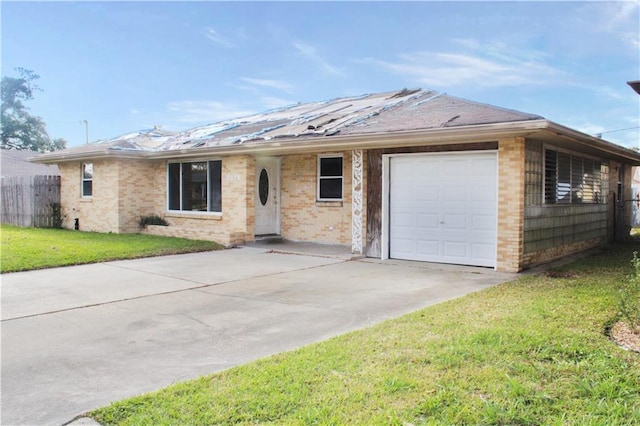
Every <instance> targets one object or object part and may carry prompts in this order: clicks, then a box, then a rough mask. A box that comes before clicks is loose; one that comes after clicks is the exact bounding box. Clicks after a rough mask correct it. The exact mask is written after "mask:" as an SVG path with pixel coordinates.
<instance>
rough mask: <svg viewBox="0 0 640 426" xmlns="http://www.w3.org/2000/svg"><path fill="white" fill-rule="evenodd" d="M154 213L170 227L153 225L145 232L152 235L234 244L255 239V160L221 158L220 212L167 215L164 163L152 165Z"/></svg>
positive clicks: (250, 158) (251, 158) (169, 213)
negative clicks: (162, 218)
mask: <svg viewBox="0 0 640 426" xmlns="http://www.w3.org/2000/svg"><path fill="white" fill-rule="evenodd" d="M153 174H154V178H153V182H154V196H153V199H154V203H155V205H154V213H155V214H157V215H159V216H162V217H164V218H165V219H166V221H167V222H168V223H169V226H152V227H148V228H147V229H146V230H145V231H144V232H145V233H149V234H154V235H163V236H172V237H183V238H190V239H201V240H212V241H216V242H218V243H220V244H224V245H228V246H230V245H235V244H239V243H243V242H246V241H252V240H253V239H254V233H253V230H254V225H255V204H254V203H255V200H254V190H255V189H254V181H255V160H254V158H253V157H251V156H232V157H224V158H222V213H221V214H218V213H203V212H168V211H167V190H166V188H167V162H166V161H163V162H159V163H158V164H156V165H155V166H154V170H153Z"/></svg>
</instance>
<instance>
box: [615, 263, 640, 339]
mask: <svg viewBox="0 0 640 426" xmlns="http://www.w3.org/2000/svg"><path fill="white" fill-rule="evenodd" d="M631 266H632V268H633V273H632V275H631V276H629V278H628V279H626V280H624V281H623V283H622V285H621V286H620V289H619V291H618V307H619V309H620V316H621V317H622V321H624V322H625V323H627V325H628V326H629V328H630V329H631V330H633V331H634V332H635V333H640V259H639V258H638V252H634V253H633V259H632V260H631Z"/></svg>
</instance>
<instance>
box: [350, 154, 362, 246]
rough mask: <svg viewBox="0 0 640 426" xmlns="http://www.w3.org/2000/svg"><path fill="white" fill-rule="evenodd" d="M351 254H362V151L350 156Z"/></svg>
mask: <svg viewBox="0 0 640 426" xmlns="http://www.w3.org/2000/svg"><path fill="white" fill-rule="evenodd" d="M351 164H352V174H351V253H353V254H362V253H363V250H362V212H363V209H362V198H363V197H362V195H363V193H364V191H363V189H364V185H363V179H362V173H363V166H362V150H361V149H354V150H353V152H352V156H351Z"/></svg>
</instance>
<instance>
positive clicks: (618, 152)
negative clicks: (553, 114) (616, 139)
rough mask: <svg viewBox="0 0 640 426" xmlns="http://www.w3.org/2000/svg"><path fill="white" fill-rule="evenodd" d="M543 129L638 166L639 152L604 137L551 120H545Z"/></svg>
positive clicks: (639, 163)
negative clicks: (545, 124)
mask: <svg viewBox="0 0 640 426" xmlns="http://www.w3.org/2000/svg"><path fill="white" fill-rule="evenodd" d="M547 123H548V125H547V127H546V128H545V131H546V132H548V133H551V134H553V135H555V136H559V137H564V138H569V139H571V140H572V141H574V142H577V143H579V144H581V145H583V146H586V147H589V148H592V149H593V148H595V149H597V150H598V151H601V152H606V153H607V154H609V155H610V156H611V157H613V158H614V159H616V160H618V161H622V162H625V163H628V164H632V165H634V166H640V153H639V152H637V151H634V150H632V149H629V148H625V147H623V146H620V145H617V144H614V143H612V142H609V141H606V140H604V139H601V138H598V137H595V136H592V135H588V134H586V133H583V132H580V131H578V130H574V129H571V128H569V127H566V126H563V125H561V124H558V123H554V122H552V121H547Z"/></svg>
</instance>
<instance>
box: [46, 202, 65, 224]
mask: <svg viewBox="0 0 640 426" xmlns="http://www.w3.org/2000/svg"><path fill="white" fill-rule="evenodd" d="M49 206H50V207H51V219H52V222H53V223H52V226H53V227H54V228H57V229H62V222H63V220H64V216H63V215H62V205H61V204H60V203H51V204H50V205H49Z"/></svg>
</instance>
